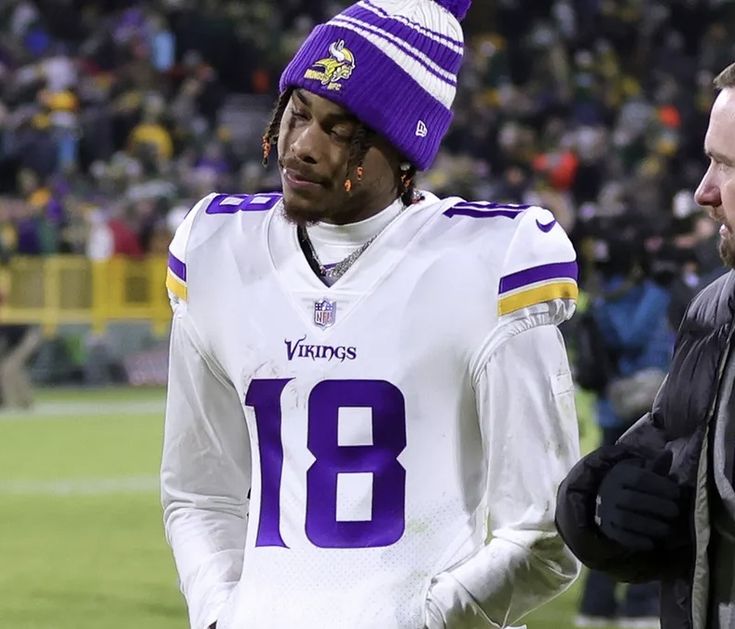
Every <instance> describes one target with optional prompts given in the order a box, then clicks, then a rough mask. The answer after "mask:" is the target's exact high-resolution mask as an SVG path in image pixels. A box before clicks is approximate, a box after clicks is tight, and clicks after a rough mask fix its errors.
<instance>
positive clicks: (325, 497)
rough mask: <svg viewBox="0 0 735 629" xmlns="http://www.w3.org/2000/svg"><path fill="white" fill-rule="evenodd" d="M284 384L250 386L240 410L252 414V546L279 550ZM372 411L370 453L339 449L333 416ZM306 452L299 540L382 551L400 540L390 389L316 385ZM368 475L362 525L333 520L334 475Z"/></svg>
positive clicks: (399, 404)
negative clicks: (257, 481)
mask: <svg viewBox="0 0 735 629" xmlns="http://www.w3.org/2000/svg"><path fill="white" fill-rule="evenodd" d="M289 382H290V380H289V379H272V380H253V381H252V382H251V383H250V387H249V388H248V392H247V394H246V396H245V404H246V405H247V406H251V407H253V410H254V411H255V423H256V425H257V429H258V443H259V451H260V466H261V470H260V471H261V479H262V481H261V498H260V518H259V524H258V534H257V538H256V542H255V545H256V546H284V547H285V546H286V544H285V543H284V541H283V538H282V537H281V532H280V489H281V473H282V470H283V443H282V440H281V422H282V413H281V393H282V392H283V390H284V388H285V387H286V385H287V384H288V383H289ZM351 407H362V408H369V409H370V410H371V411H372V434H373V439H372V441H373V443H372V445H349V446H348V445H339V443H338V430H339V409H340V408H351ZM307 434H308V437H307V448H308V449H309V451H310V452H311V453H312V454H313V455H314V458H315V459H316V460H315V461H314V463H313V464H312V466H311V467H310V468H309V469H308V471H307V473H306V536H307V537H308V538H309V540H311V542H312V543H313V544H314V545H316V546H319V547H321V548H366V547H377V546H389V545H390V544H393V543H395V542H397V541H398V540H399V539H400V538H401V536H402V535H403V530H404V526H405V501H406V470H405V469H404V468H403V466H402V465H401V464H400V463H399V462H398V455H399V454H400V453H401V452H402V451H403V449H404V448H405V447H406V406H405V401H404V399H403V394H402V393H401V392H400V391H399V390H398V388H397V387H396V386H394V385H392V384H391V383H389V382H386V381H384V380H324V381H322V382H320V383H318V384H317V385H316V386H315V387H314V388H313V389H312V391H311V394H310V395H309V403H308V433H307ZM360 472H362V473H371V474H372V479H373V492H372V517H371V519H370V520H360V521H339V520H337V477H338V475H339V474H351V473H352V474H354V473H360Z"/></svg>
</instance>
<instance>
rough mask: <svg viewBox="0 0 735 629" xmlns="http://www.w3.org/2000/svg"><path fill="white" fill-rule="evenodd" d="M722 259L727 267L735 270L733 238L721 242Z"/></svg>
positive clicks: (734, 244) (723, 239)
mask: <svg viewBox="0 0 735 629" xmlns="http://www.w3.org/2000/svg"><path fill="white" fill-rule="evenodd" d="M720 258H722V261H723V262H724V263H725V266H727V267H729V268H731V269H735V240H733V238H732V237H728V238H722V239H721V240H720Z"/></svg>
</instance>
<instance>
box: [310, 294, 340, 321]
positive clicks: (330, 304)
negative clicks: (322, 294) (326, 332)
mask: <svg viewBox="0 0 735 629" xmlns="http://www.w3.org/2000/svg"><path fill="white" fill-rule="evenodd" d="M336 319H337V302H336V301H329V300H328V299H326V298H325V299H322V300H321V301H315V302H314V323H316V324H317V325H318V326H319V327H320V328H328V327H329V326H330V325H334V322H335V320H336Z"/></svg>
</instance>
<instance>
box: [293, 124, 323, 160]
mask: <svg viewBox="0 0 735 629" xmlns="http://www.w3.org/2000/svg"><path fill="white" fill-rule="evenodd" d="M322 135H323V133H322V131H321V129H320V128H319V125H318V124H315V123H314V122H312V123H311V124H309V125H305V126H304V127H302V128H301V129H300V132H299V133H298V134H297V135H295V136H294V138H293V142H292V143H291V150H292V151H293V153H294V155H296V157H298V158H299V159H300V160H301V161H303V162H306V163H308V164H318V163H319V156H320V155H321V150H322V149H321V143H322V137H321V136H322Z"/></svg>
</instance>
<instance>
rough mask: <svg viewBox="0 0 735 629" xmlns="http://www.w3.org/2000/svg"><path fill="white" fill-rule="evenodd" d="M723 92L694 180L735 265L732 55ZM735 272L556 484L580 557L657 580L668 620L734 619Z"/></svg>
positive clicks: (711, 290)
mask: <svg viewBox="0 0 735 629" xmlns="http://www.w3.org/2000/svg"><path fill="white" fill-rule="evenodd" d="M715 87H716V88H717V89H718V90H719V94H718V96H717V98H716V100H715V103H714V105H713V107H712V111H711V114H710V122H709V128H708V130H707V134H706V136H705V141H704V148H705V153H706V154H707V157H708V158H709V160H710V164H709V168H708V169H707V172H706V173H705V175H704V177H703V178H702V181H701V183H700V185H699V187H698V189H697V192H696V200H697V202H698V203H699V204H700V205H702V206H706V207H708V208H709V212H710V215H711V217H712V218H713V219H714V220H715V221H717V222H718V223H720V224H721V227H720V255H721V257H722V259H723V261H724V262H725V264H726V265H727V266H728V267H730V268H731V269H732V268H735V64H732V65H730V66H728V67H727V68H726V69H725V70H724V71H723V72H722V73H720V75H719V76H718V77H717V79H715ZM733 334H735V272H733V271H730V272H729V273H727V274H725V275H723V276H722V277H720V278H718V279H717V280H715V281H714V282H713V283H712V284H710V285H709V286H707V287H706V288H705V289H704V290H703V291H702V292H701V293H700V294H699V295H697V297H695V298H694V300H693V301H692V303H691V304H690V306H689V308H688V310H687V312H686V315H685V317H684V320H683V321H682V324H681V327H680V329H679V333H678V337H677V341H676V346H675V350H674V357H673V360H672V364H671V369H670V372H669V376H668V378H667V380H666V382H665V383H664V385H663V386H662V387H661V390H660V391H659V393H658V395H657V398H656V401H655V402H654V405H653V408H652V410H651V412H650V413H648V414H646V415H645V416H643V417H642V418H641V419H640V420H639V421H638V422H637V423H636V424H635V425H634V426H633V427H632V428H631V429H630V430H629V431H628V432H627V433H626V434H625V435H624V436H623V437H622V438H621V439H620V440H619V441H618V442H617V443H616V444H615V445H613V446H608V447H603V448H600V449H598V450H595V451H594V452H592V453H591V454H590V455H588V456H587V457H585V458H584V459H582V460H581V461H580V462H579V463H578V464H577V465H576V466H575V467H574V469H572V471H571V472H570V473H569V475H568V476H567V478H566V480H565V481H564V482H563V483H562V485H561V487H560V488H559V495H558V501H557V514H556V520H557V526H558V528H559V531H560V532H561V534H562V536H563V538H564V539H565V541H566V542H567V544H568V545H569V547H570V548H571V550H572V551H573V552H574V554H575V555H577V557H578V558H579V559H580V560H582V562H583V563H585V564H586V565H587V566H589V567H590V568H593V569H596V570H601V571H604V572H607V573H608V574H610V575H612V576H613V577H614V578H616V579H618V580H620V581H629V582H643V581H649V580H660V581H661V584H662V587H661V625H662V629H733V628H735V490H734V489H733V484H734V483H735V472H734V470H735V351H732V347H733Z"/></svg>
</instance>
